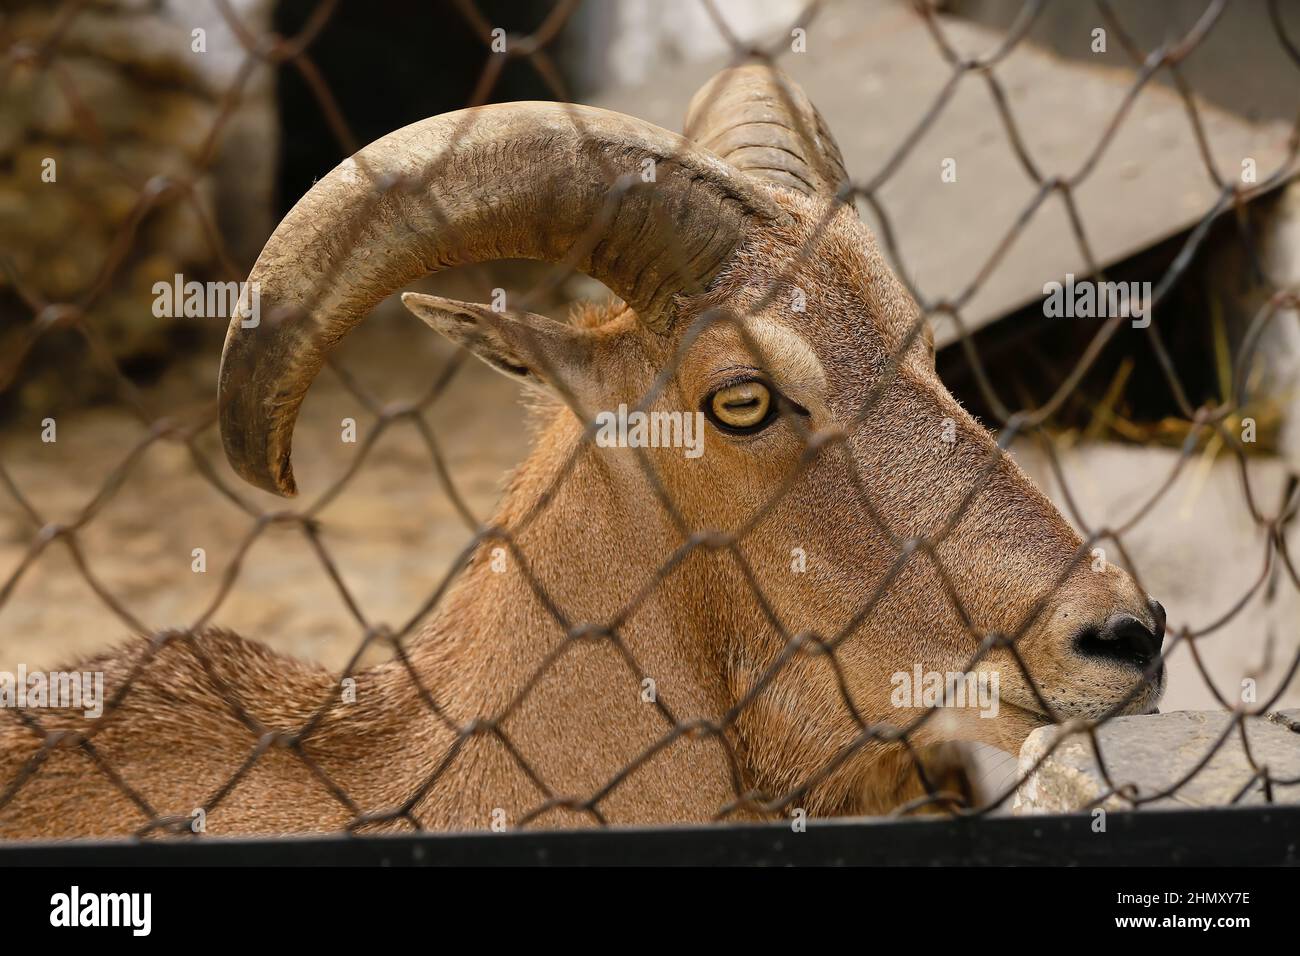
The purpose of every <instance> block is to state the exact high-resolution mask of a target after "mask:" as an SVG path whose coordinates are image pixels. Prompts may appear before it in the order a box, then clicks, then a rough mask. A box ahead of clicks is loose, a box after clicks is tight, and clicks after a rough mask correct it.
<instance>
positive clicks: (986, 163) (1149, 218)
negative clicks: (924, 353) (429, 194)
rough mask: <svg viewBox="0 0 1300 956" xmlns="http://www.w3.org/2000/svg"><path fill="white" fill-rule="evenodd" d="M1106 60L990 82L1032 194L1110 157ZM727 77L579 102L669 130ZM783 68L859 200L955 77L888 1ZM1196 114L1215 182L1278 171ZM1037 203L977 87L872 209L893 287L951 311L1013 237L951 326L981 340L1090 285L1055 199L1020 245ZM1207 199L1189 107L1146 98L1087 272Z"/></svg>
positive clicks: (1037, 63)
mask: <svg viewBox="0 0 1300 956" xmlns="http://www.w3.org/2000/svg"><path fill="white" fill-rule="evenodd" d="M940 22H941V24H942V26H943V30H944V32H945V34H946V35H947V37H948V39H949V42H950V43H951V44H952V45H953V46H954V47H955V48H956V49H957V50H958V51H959V52H960V53H962V54H963V55H970V56H974V55H983V54H987V53H989V52H990V51H992V50H994V49H996V48H997V46H998V45H999V43H1000V42H1001V41H1002V39H1003V35H1002V34H1001V33H998V32H996V31H993V30H989V29H987V28H983V27H979V26H975V25H973V24H971V23H968V22H965V21H962V20H958V19H955V18H949V17H941V18H940ZM745 39H755V38H745ZM1110 47H1111V48H1110V52H1108V53H1105V54H1098V55H1097V56H1096V65H1095V66H1085V65H1080V64H1079V63H1077V62H1072V61H1067V60H1064V59H1061V58H1060V57H1058V56H1056V55H1054V54H1052V53H1049V52H1046V51H1044V50H1042V49H1040V48H1037V47H1033V46H1031V45H1030V44H1028V43H1021V44H1019V45H1018V46H1017V47H1016V48H1015V49H1014V50H1013V51H1012V53H1011V54H1010V55H1009V56H1008V57H1007V58H1006V59H1005V60H1004V61H1002V62H1001V63H999V64H998V65H997V66H996V68H995V69H994V75H995V76H996V77H997V78H998V79H999V80H1000V81H1001V83H1002V84H1003V87H1004V89H1005V91H1006V97H1007V101H1008V105H1009V108H1010V111H1011V114H1012V115H1013V116H1014V118H1015V121H1016V124H1017V126H1018V128H1019V130H1020V134H1021V136H1022V137H1023V140H1024V143H1025V147H1026V149H1027V151H1028V153H1029V155H1030V156H1031V157H1032V159H1033V160H1034V162H1035V163H1036V165H1037V167H1038V169H1039V171H1040V173H1041V174H1042V176H1043V177H1052V176H1063V177H1069V176H1072V175H1074V174H1075V173H1077V172H1078V170H1079V169H1080V168H1081V167H1082V166H1083V164H1084V162H1085V160H1086V159H1087V157H1088V156H1089V154H1090V153H1091V151H1092V150H1093V149H1094V148H1095V147H1096V145H1097V144H1098V143H1100V142H1103V141H1104V140H1106V138H1107V134H1106V130H1107V127H1108V126H1109V124H1110V123H1111V122H1112V120H1113V119H1114V118H1115V117H1116V116H1117V114H1118V113H1119V111H1120V109H1121V106H1122V104H1123V103H1124V100H1125V97H1126V96H1127V95H1128V93H1129V91H1130V89H1131V88H1132V86H1133V83H1134V74H1133V72H1132V71H1131V70H1130V69H1128V61H1127V59H1126V57H1125V54H1124V53H1123V52H1122V51H1121V50H1120V49H1119V48H1118V44H1111V45H1110ZM727 62H728V61H727V60H726V59H725V58H713V59H709V60H702V61H698V62H685V63H678V64H674V65H673V69H672V70H671V71H667V70H665V71H661V72H660V73H658V74H657V75H656V76H655V77H654V79H653V80H652V81H650V82H648V83H644V84H640V85H637V86H633V87H629V88H626V89H619V90H611V91H608V92H605V93H601V94H600V95H597V96H595V97H594V98H593V99H592V101H591V102H593V103H594V104H595V105H597V106H603V107H606V108H609V109H615V110H621V111H623V112H626V113H630V114H631V115H634V116H640V117H644V118H646V119H649V120H651V121H653V122H656V123H658V124H660V125H662V126H665V127H667V128H669V129H680V128H681V124H682V118H683V114H684V108H683V104H684V103H686V102H687V101H688V100H689V98H690V96H691V94H692V93H693V92H694V91H695V90H696V89H697V88H698V87H699V86H700V85H701V84H702V83H703V82H704V81H705V80H706V79H708V77H710V76H711V75H712V74H713V73H714V72H715V71H716V70H717V69H719V68H720V67H722V66H723V65H725V64H726V63H727ZM780 64H781V66H782V68H783V69H785V70H786V72H788V73H789V74H790V75H791V76H793V77H794V78H795V79H796V80H798V81H799V82H800V83H801V84H803V86H804V88H805V89H806V90H807V92H808V94H809V95H810V96H811V97H812V99H813V101H814V102H815V103H817V105H818V107H819V109H820V110H821V112H822V113H823V114H824V115H825V117H826V119H827V121H828V123H829V124H830V127H831V130H832V131H833V132H834V134H835V135H836V137H837V139H838V140H839V144H840V146H841V148H842V150H843V152H844V158H845V161H846V163H847V166H848V169H849V172H850V174H851V175H852V176H853V178H854V181H855V182H857V183H859V184H864V183H866V182H868V181H869V180H871V179H872V177H874V176H876V175H877V174H878V173H879V172H880V171H881V170H882V169H883V168H885V166H886V165H887V164H888V162H889V160H890V157H891V156H892V155H893V154H894V152H895V151H896V150H897V149H898V148H899V146H900V145H901V144H902V143H904V142H905V140H906V139H907V137H908V136H909V134H911V133H912V132H913V130H914V129H916V128H917V126H918V125H919V124H920V123H921V121H922V119H923V117H924V116H925V114H926V112H927V110H929V109H930V107H931V105H932V104H933V103H934V102H935V101H936V98H937V97H938V96H939V94H940V92H941V90H942V89H943V87H944V84H945V83H946V82H948V80H949V78H950V77H951V75H952V72H953V69H952V67H951V66H949V65H948V64H947V63H946V62H945V61H944V60H943V58H942V57H941V55H940V53H939V51H938V48H937V46H936V44H935V42H934V40H933V38H932V37H931V36H930V34H929V32H928V30H927V29H926V27H925V24H924V22H923V21H922V20H921V19H920V18H919V17H918V16H917V15H916V14H915V13H914V12H913V11H912V10H911V8H910V5H906V4H902V3H898V2H893V0H867V2H854V3H845V2H840V3H834V2H832V3H829V4H827V5H826V6H825V7H824V9H823V12H822V13H821V14H820V15H819V16H817V17H816V18H815V19H814V20H813V21H812V23H811V24H809V25H808V27H807V52H806V53H794V52H789V53H786V54H784V55H783V56H782V57H781V58H780ZM1199 115H1200V118H1201V122H1202V124H1203V126H1204V130H1205V135H1206V137H1207V139H1208V142H1209V144H1210V148H1211V151H1212V154H1213V159H1214V163H1215V165H1216V167H1217V169H1218V170H1219V173H1220V175H1221V176H1222V177H1224V178H1225V180H1227V181H1232V182H1240V181H1241V175H1242V162H1243V160H1246V159H1252V160H1254V162H1255V168H1256V170H1257V176H1258V178H1259V179H1260V180H1263V179H1264V178H1265V177H1267V176H1268V175H1269V173H1271V172H1272V171H1273V170H1274V169H1276V168H1279V167H1281V166H1282V165H1283V164H1284V162H1285V159H1286V142H1287V136H1288V133H1289V128H1288V127H1287V126H1286V125H1285V124H1281V123H1276V122H1274V123H1267V124H1262V125H1252V124H1250V123H1247V122H1245V121H1243V120H1241V119H1238V118H1236V117H1234V116H1232V115H1230V114H1228V113H1226V112H1224V111H1223V110H1220V109H1217V108H1215V107H1212V106H1209V105H1205V104H1201V105H1199ZM949 158H951V159H955V160H956V171H957V179H956V181H955V182H950V183H945V182H942V181H941V179H940V171H941V164H942V163H943V161H944V160H945V159H949ZM1035 192H1036V185H1035V183H1034V182H1033V180H1032V179H1031V178H1030V177H1029V176H1028V175H1027V174H1026V172H1025V170H1024V169H1023V167H1022V166H1021V164H1020V163H1019V162H1018V160H1017V159H1016V156H1015V153H1014V151H1013V149H1012V146H1011V141H1010V139H1009V137H1008V134H1007V131H1006V129H1005V128H1004V126H1003V124H1002V121H1001V119H1000V118H999V115H998V111H997V109H996V106H995V103H994V100H993V98H992V96H991V95H990V91H989V87H988V85H987V84H986V83H985V81H984V80H983V79H982V78H981V77H980V76H979V75H977V74H973V73H972V74H968V75H966V76H964V77H963V78H962V80H961V81H960V83H959V84H958V86H957V90H956V92H955V94H954V95H953V97H952V98H951V100H949V101H948V103H947V105H946V107H945V108H944V109H943V110H942V111H941V112H940V113H939V115H938V116H937V117H936V119H935V120H934V122H933V123H932V124H931V125H930V126H929V127H928V128H927V129H926V130H925V132H924V133H923V134H922V135H920V137H919V139H918V140H917V142H916V143H915V145H914V147H913V148H912V150H911V151H910V153H909V154H908V155H907V157H906V159H905V161H903V162H902V163H900V164H899V166H898V168H897V170H896V172H895V174H894V175H893V176H892V177H891V178H889V179H888V180H887V182H886V183H885V185H884V186H883V187H882V188H881V189H880V191H879V200H880V202H881V204H882V205H883V207H884V209H885V213H886V216H887V217H888V219H889V220H890V222H891V224H892V227H893V229H894V231H895V233H896V236H897V240H898V249H899V253H900V259H901V265H902V267H903V270H904V271H905V272H906V274H907V275H909V276H910V277H911V279H912V281H913V282H914V283H915V284H916V286H917V287H918V288H919V289H920V291H921V292H922V294H923V295H924V296H926V297H927V298H929V299H931V300H938V299H946V298H951V297H956V296H958V295H961V294H962V293H963V291H964V290H966V289H967V288H968V287H969V286H971V285H972V283H974V282H975V280H976V278H977V277H978V276H979V274H980V272H981V270H982V269H984V268H985V266H986V264H987V263H988V262H989V261H990V259H991V257H993V255H994V252H995V250H996V249H997V248H998V246H999V244H1000V243H1001V242H1002V241H1003V239H1004V238H1005V237H1007V236H1009V235H1014V237H1015V238H1014V242H1012V244H1011V246H1010V248H1009V249H1008V250H1007V252H1006V254H1005V257H1004V258H1003V259H1001V261H1000V262H999V263H998V264H997V266H996V268H994V269H992V271H991V274H990V275H988V276H987V278H986V279H985V280H984V281H982V282H981V283H980V284H979V286H978V289H977V291H975V292H974V294H973V295H972V296H971V298H970V299H969V301H968V303H967V306H966V308H965V309H964V310H963V321H965V322H966V324H967V326H968V327H970V328H978V327H980V326H983V325H985V324H987V323H988V322H990V321H992V320H993V319H995V318H998V317H1000V316H1002V315H1005V314H1006V313H1008V312H1010V311H1012V310H1014V309H1016V308H1019V307H1021V306H1024V305H1026V304H1028V303H1030V302H1033V301H1035V300H1036V299H1038V298H1039V297H1041V295H1042V289H1043V284H1044V283H1045V282H1048V281H1051V280H1053V279H1058V278H1060V277H1061V276H1063V275H1064V274H1066V273H1071V272H1072V273H1075V274H1076V275H1082V274H1085V273H1086V272H1087V271H1088V270H1087V263H1086V258H1085V256H1084V254H1083V252H1082V251H1081V250H1080V248H1079V246H1078V243H1077V241H1076V240H1075V238H1074V235H1073V232H1072V230H1071V227H1070V223H1069V219H1068V216H1067V212H1066V208H1065V205H1064V203H1063V202H1062V201H1061V200H1060V199H1059V198H1057V197H1051V198H1049V199H1048V200H1047V201H1046V202H1045V203H1044V205H1042V206H1041V207H1039V208H1038V210H1037V212H1036V213H1035V215H1034V216H1033V217H1032V218H1031V219H1030V221H1029V222H1028V223H1026V224H1025V225H1024V226H1023V228H1019V227H1017V226H1016V223H1017V220H1018V218H1019V217H1020V216H1021V215H1022V214H1023V213H1024V212H1025V211H1026V210H1027V209H1028V207H1029V206H1030V204H1031V202H1032V200H1033V197H1034V195H1035ZM1217 194H1218V190H1217V188H1216V186H1215V185H1214V182H1213V180H1212V178H1211V176H1210V175H1209V173H1208V172H1207V170H1206V167H1205V163H1204V162H1203V160H1202V158H1201V154H1200V151H1199V149H1198V147H1197V144H1196V139H1195V134H1194V132H1193V127H1192V125H1191V122H1190V120H1189V118H1188V114H1187V110H1186V108H1185V106H1184V103H1183V101H1182V100H1181V99H1180V98H1179V97H1178V96H1177V95H1176V94H1174V93H1172V92H1170V91H1169V90H1168V89H1164V88H1161V87H1160V86H1158V85H1155V84H1148V85H1147V86H1146V87H1144V88H1143V90H1142V91H1141V92H1140V93H1139V94H1138V96H1137V97H1136V99H1135V100H1134V101H1133V103H1132V106H1131V108H1130V109H1129V110H1128V112H1127V114H1126V115H1125V117H1124V119H1123V122H1122V123H1120V125H1119V127H1118V129H1117V130H1116V131H1115V133H1114V135H1113V136H1112V137H1110V144H1109V146H1108V147H1107V148H1106V149H1105V151H1104V152H1103V153H1102V155H1101V158H1100V160H1099V162H1098V163H1097V165H1096V166H1095V168H1094V169H1093V170H1092V172H1091V173H1090V174H1089V175H1088V176H1087V177H1086V178H1085V179H1084V180H1083V182H1082V184H1081V185H1080V186H1079V188H1078V190H1077V194H1076V197H1075V198H1076V201H1077V204H1078V207H1079V209H1080V210H1081V218H1082V222H1083V227H1084V230H1085V234H1086V236H1087V238H1088V240H1089V242H1090V244H1091V247H1092V252H1093V255H1094V257H1095V258H1096V260H1097V261H1098V263H1099V264H1100V265H1101V266H1102V267H1103V268H1104V267H1105V266H1106V265H1108V264H1111V263H1114V262H1116V261H1118V260H1121V259H1124V258H1126V257H1128V256H1130V255H1132V254H1134V253H1136V252H1138V251H1140V250H1142V249H1145V248H1147V247H1148V246H1150V245H1152V244H1153V243H1155V242H1158V241H1160V240H1162V239H1165V238H1168V237H1169V236H1172V235H1176V234H1178V233H1179V232H1182V231H1184V230H1186V229H1188V228H1189V227H1190V226H1192V225H1194V224H1195V223H1196V222H1197V221H1199V219H1200V218H1201V217H1202V216H1204V215H1205V213H1206V212H1207V211H1208V210H1209V209H1210V208H1212V206H1213V204H1214V202H1215V199H1216V196H1217ZM935 331H936V335H937V339H938V341H939V343H940V344H941V345H942V344H946V343H949V342H951V341H952V340H953V338H954V334H955V333H954V329H953V327H952V323H951V322H950V321H948V320H947V319H946V318H941V319H940V320H939V321H938V323H937V327H936V330H935Z"/></svg>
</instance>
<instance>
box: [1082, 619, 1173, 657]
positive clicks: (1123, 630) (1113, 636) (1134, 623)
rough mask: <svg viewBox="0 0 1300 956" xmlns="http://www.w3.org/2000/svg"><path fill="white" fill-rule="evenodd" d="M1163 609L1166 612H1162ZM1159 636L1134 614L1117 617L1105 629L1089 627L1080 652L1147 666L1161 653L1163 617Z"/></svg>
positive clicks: (1110, 620)
mask: <svg viewBox="0 0 1300 956" xmlns="http://www.w3.org/2000/svg"><path fill="white" fill-rule="evenodd" d="M1162 610H1163V609H1162ZM1157 621H1160V624H1159V626H1158V628H1157V629H1158V631H1159V632H1160V633H1159V634H1153V633H1152V632H1151V631H1150V630H1149V629H1148V628H1147V626H1146V625H1145V624H1143V623H1142V622H1141V621H1139V620H1138V619H1137V618H1135V617H1134V616H1133V615H1131V614H1113V615H1111V617H1110V618H1109V619H1108V620H1107V621H1106V623H1105V624H1103V625H1102V626H1101V627H1094V628H1088V629H1087V630H1086V631H1084V632H1083V634H1081V635H1080V636H1079V639H1078V641H1077V647H1078V650H1079V653H1081V654H1083V655H1085V656H1087V657H1096V658H1101V659H1105V660H1111V661H1115V662H1117V663H1121V664H1131V665H1135V666H1137V667H1146V666H1147V665H1148V664H1150V663H1151V661H1153V660H1154V659H1155V658H1156V656H1157V655H1158V654H1159V653H1160V643H1161V639H1162V638H1163V637H1164V626H1163V622H1162V621H1161V618H1160V616H1157Z"/></svg>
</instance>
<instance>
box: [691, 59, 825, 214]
mask: <svg viewBox="0 0 1300 956" xmlns="http://www.w3.org/2000/svg"><path fill="white" fill-rule="evenodd" d="M686 137H687V138H688V139H691V140H694V141H695V142H697V143H699V144H700V145H701V146H703V147H705V148H706V149H709V150H711V151H712V152H714V153H717V154H718V155H719V156H720V157H722V158H723V159H724V160H726V161H727V162H728V163H730V164H731V165H732V166H735V167H736V168H737V169H739V170H741V171H742V172H745V173H748V174H749V175H751V176H757V177H759V178H761V179H767V180H771V181H772V182H774V183H779V184H780V185H782V186H786V187H788V188H790V189H795V190H798V191H799V192H801V193H804V194H805V195H808V196H815V197H819V198H821V199H824V200H827V201H829V200H831V199H834V198H835V195H836V193H837V192H838V191H839V190H840V189H841V188H842V187H843V186H844V185H845V184H846V183H847V182H848V180H849V176H848V173H847V172H845V170H844V158H843V157H842V156H841V155H840V148H839V146H837V145H836V143H835V139H834V137H832V136H831V134H830V130H829V129H827V128H826V121H825V120H824V119H822V116H821V114H820V113H818V112H817V107H815V106H813V104H812V101H811V100H809V99H808V96H807V95H806V94H805V93H804V91H803V90H802V89H801V88H800V87H799V84H798V83H796V82H794V80H792V79H790V78H789V77H788V76H786V75H785V74H784V73H782V72H781V71H780V70H777V69H774V68H773V67H770V66H767V65H765V64H761V63H751V64H747V65H745V66H737V67H732V68H731V69H727V70H723V71H722V72H720V73H718V74H717V75H716V76H714V77H713V79H711V80H709V82H707V83H705V84H704V86H702V87H700V90H699V92H698V93H696V94H695V96H694V97H693V98H692V99H691V105H690V107H689V108H688V109H687V111H686Z"/></svg>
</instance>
